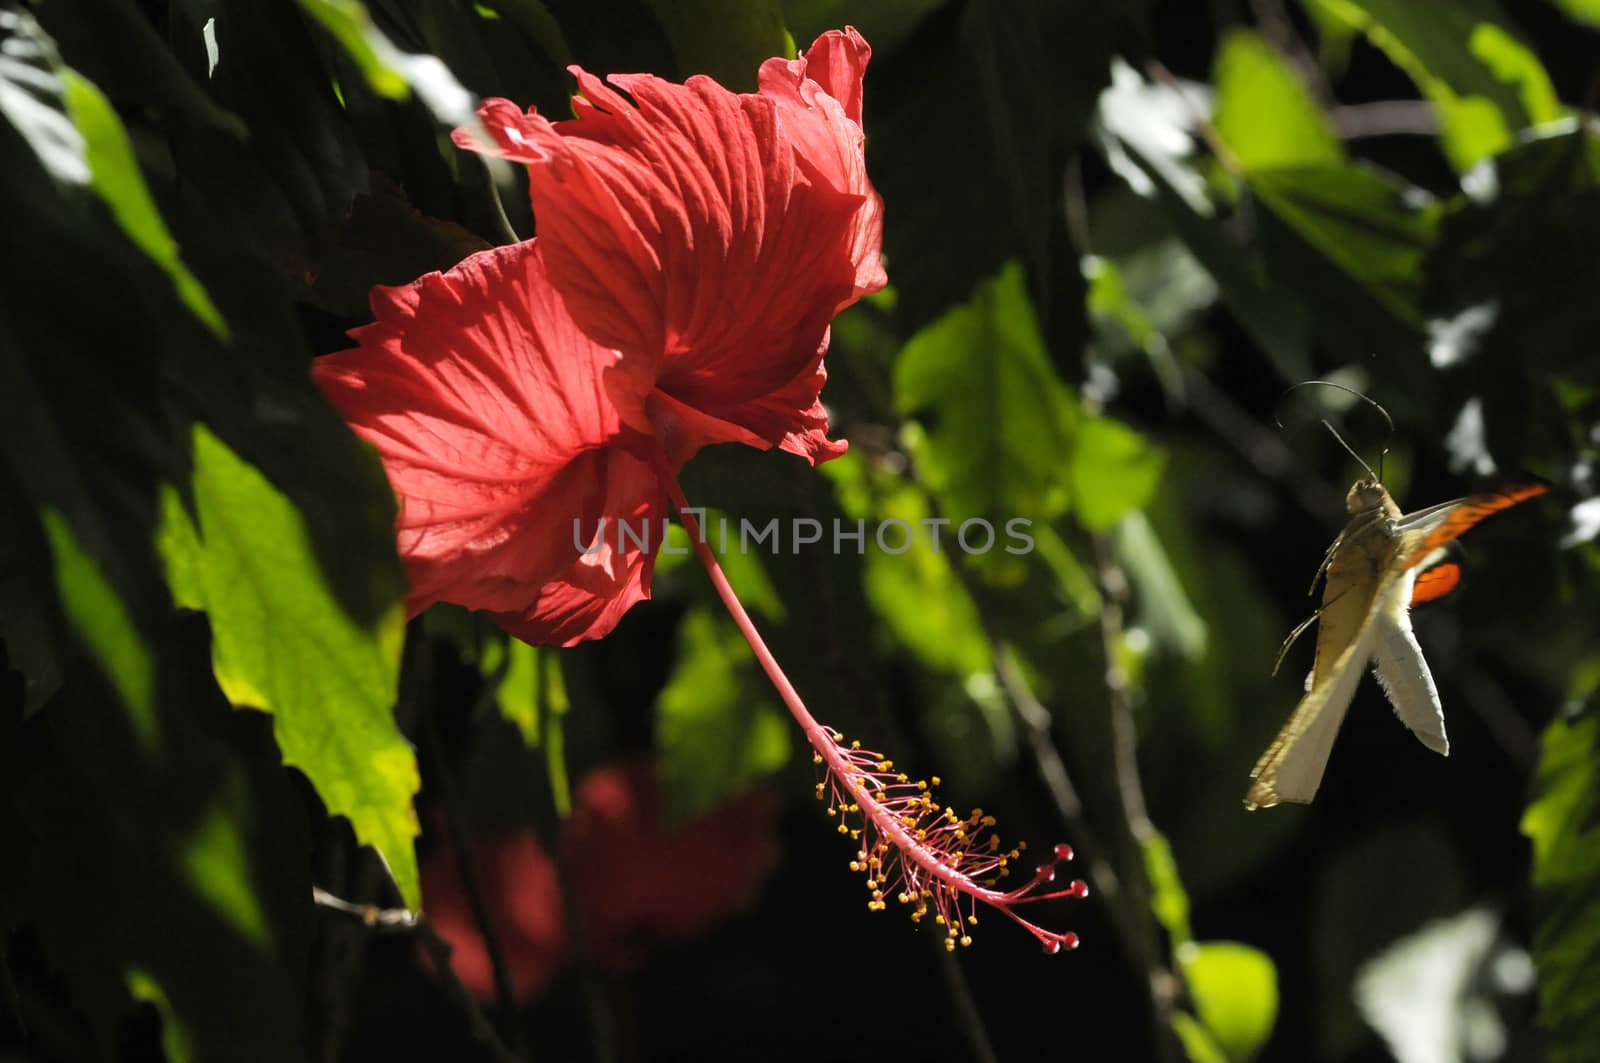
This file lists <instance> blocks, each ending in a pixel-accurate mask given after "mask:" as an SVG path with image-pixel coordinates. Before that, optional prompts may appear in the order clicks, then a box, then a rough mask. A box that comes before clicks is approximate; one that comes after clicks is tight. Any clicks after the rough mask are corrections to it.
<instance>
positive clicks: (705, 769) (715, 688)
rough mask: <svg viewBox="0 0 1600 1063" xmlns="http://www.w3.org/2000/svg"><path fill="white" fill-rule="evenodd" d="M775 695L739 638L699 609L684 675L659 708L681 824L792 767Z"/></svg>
mask: <svg viewBox="0 0 1600 1063" xmlns="http://www.w3.org/2000/svg"><path fill="white" fill-rule="evenodd" d="M767 690H768V688H766V686H765V684H764V681H763V680H762V679H761V677H760V676H759V674H758V672H757V670H756V666H755V663H754V661H753V660H752V659H751V657H750V647H749V646H748V645H746V644H745V641H744V639H743V638H742V637H741V636H740V635H739V632H738V631H737V630H736V629H735V628H734V627H733V626H732V625H731V624H729V623H726V622H722V621H720V619H719V618H718V617H717V615H716V614H715V613H713V612H711V611H710V610H709V609H705V608H698V609H694V610H691V611H690V613H689V614H688V616H686V617H685V618H684V621H683V626H682V629H681V631H680V633H679V655H678V664H677V668H676V669H675V670H674V672H673V676H672V680H671V681H670V682H669V683H668V684H667V686H666V689H665V690H663V691H662V692H661V696H660V698H659V699H658V700H657V703H656V721H657V722H656V741H657V746H658V749H659V750H660V756H661V761H660V763H661V781H662V786H663V787H664V789H665V790H666V793H667V805H668V815H669V817H670V818H671V819H672V820H673V821H675V822H679V823H683V822H687V821H689V820H692V819H694V818H696V817H697V816H700V815H702V814H704V813H706V812H709V811H711V810H712V809H713V808H716V807H717V806H718V805H720V804H722V803H723V802H724V801H727V800H728V799H729V798H731V797H734V796H735V795H737V794H740V793H743V792H744V791H746V790H748V789H750V786H751V784H752V783H754V782H756V781H758V780H759V779H761V778H762V777H764V776H766V775H770V774H771V773H773V772H775V771H777V770H778V769H779V768H781V767H782V766H783V765H784V764H785V763H786V762H787V761H788V759H789V747H790V738H789V730H790V725H789V721H788V719H787V718H786V717H785V716H784V715H783V714H782V713H780V712H779V711H778V710H777V709H775V708H773V707H772V704H771V695H770V694H769V693H767Z"/></svg>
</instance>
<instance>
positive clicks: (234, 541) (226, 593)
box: [160, 426, 421, 910]
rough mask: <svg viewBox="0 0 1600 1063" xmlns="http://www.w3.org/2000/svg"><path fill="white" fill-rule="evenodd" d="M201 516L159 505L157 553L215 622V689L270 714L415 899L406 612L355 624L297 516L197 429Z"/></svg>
mask: <svg viewBox="0 0 1600 1063" xmlns="http://www.w3.org/2000/svg"><path fill="white" fill-rule="evenodd" d="M194 465H195V470H194V482H193V485H192V489H193V497H194V507H195V520H194V521H192V522H191V521H190V518H189V515H188V514H187V513H186V512H185V510H184V507H183V504H182V503H181V502H180V501H179V496H178V494H177V492H175V491H169V492H168V493H167V495H166V497H165V499H164V512H163V516H164V522H163V527H162V532H161V536H160V547H161V552H162V556H163V558H164V559H165V561H166V563H167V566H168V573H169V578H170V579H171V581H172V582H173V584H174V588H175V593H176V595H177V597H178V599H179V601H180V602H182V603H183V604H185V605H188V606H190V607H202V608H204V609H205V611H206V612H207V614H208V615H209V617H210V620H211V632H212V664H213V668H214V670H215V673H216V677H217V682H218V683H219V684H220V685H221V687H222V690H223V692H224V693H225V694H227V696H228V699H229V700H230V701H232V702H233V703H234V704H235V705H241V706H251V707H254V708H258V709H261V710H263V711H265V712H268V713H271V714H272V717H273V729H274V732H275V734H276V735H277V739H278V745H279V748H280V749H281V750H282V753H283V760H284V763H285V764H288V765H290V766H292V767H296V768H299V769H300V770H301V771H303V772H304V773H305V774H306V777H307V778H309V779H310V780H311V783H312V785H313V786H315V787H316V789H317V792H318V794H319V795H320V796H321V797H322V800H323V803H324V804H326V805H327V807H328V811H329V812H330V813H332V814H334V815H342V816H347V817H348V818H349V819H350V822H351V824H352V826H354V828H355V832H356V837H357V838H358V839H359V840H360V841H361V842H362V843H363V844H367V845H371V846H373V847H374V848H375V849H377V851H378V853H379V854H380V855H381V856H382V858H383V860H384V862H385V863H386V864H387V866H388V868H389V870H390V873H391V874H392V875H393V876H394V880H395V883H396V885H397V886H398V887H399V890H400V896H401V898H402V899H403V901H404V903H405V904H406V905H407V906H408V907H410V908H412V909H414V910H415V909H417V908H419V907H420V905H421V892H420V886H419V884H418V877H417V864H416V854H415V851H414V848H413V845H412V839H413V838H415V837H416V835H417V832H418V827H417V819H416V814H415V812H414V811H413V810H412V807H411V799H412V797H413V796H414V795H415V794H416V792H417V789H418V787H419V785H420V780H419V776H418V772H417V762H416V757H415V756H414V754H413V753H412V750H411V746H410V745H409V744H408V743H407V742H406V740H405V737H404V736H403V735H402V734H401V733H400V730H399V728H398V727H397V726H396V724H395V720H394V703H395V693H396V687H397V681H398V674H399V664H400V648H401V642H402V640H403V637H404V630H405V627H404V619H405V618H404V613H403V612H402V610H401V607H400V605H399V603H398V602H396V603H395V604H394V605H393V606H392V607H391V608H390V609H389V610H388V611H387V612H386V613H385V614H383V615H382V616H381V617H380V618H379V619H378V620H377V621H376V622H375V623H374V624H373V625H371V626H370V627H369V626H364V625H362V624H359V623H357V622H356V621H354V620H352V619H351V617H350V616H348V615H347V614H346V613H345V611H344V609H343V608H342V607H341V605H340V603H339V601H338V599H337V598H336V597H335V596H334V595H333V593H332V592H331V591H330V590H329V588H328V585H327V583H326V581H325V578H324V575H323V573H322V571H321V569H320V567H319V565H318V562H317V559H316V554H315V552H314V550H313V548H312V545H311V543H310V541H309V540H308V537H307V534H306V529H305V527H304V524H303V522H302V519H301V516H300V514H299V512H298V511H297V510H296V509H295V507H294V505H293V504H292V503H291V502H290V501H289V500H288V499H287V498H285V497H284V496H283V495H282V494H281V493H280V492H279V491H278V490H277V489H276V488H275V487H274V486H273V485H272V484H271V483H270V482H268V481H267V480H266V478H265V477H263V476H262V475H261V474H260V472H258V471H257V470H256V469H255V468H253V467H251V466H250V465H248V464H246V463H245V462H244V461H242V460H241V459H240V458H239V457H238V456H237V455H236V454H234V453H233V451H231V450H229V449H228V447H227V446H226V445H225V444H223V443H222V442H221V441H220V440H218V439H217V438H216V437H215V436H213V435H212V434H211V433H210V432H209V431H207V430H206V429H205V428H204V427H200V426H197V427H196V428H195V432H194Z"/></svg>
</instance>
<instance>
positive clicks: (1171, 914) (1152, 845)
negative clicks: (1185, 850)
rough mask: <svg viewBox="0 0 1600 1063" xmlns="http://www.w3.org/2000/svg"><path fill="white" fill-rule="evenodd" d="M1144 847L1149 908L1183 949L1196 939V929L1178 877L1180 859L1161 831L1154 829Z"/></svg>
mask: <svg viewBox="0 0 1600 1063" xmlns="http://www.w3.org/2000/svg"><path fill="white" fill-rule="evenodd" d="M1142 848H1143V850H1144V874H1145V878H1147V879H1149V880H1150V910H1151V912H1152V913H1153V914H1154V915H1155V917H1156V922H1158V923H1160V924H1161V926H1162V928H1163V929H1164V930H1166V932H1167V936H1168V937H1170V938H1171V939H1172V946H1173V948H1174V949H1180V948H1182V947H1183V946H1185V945H1189V944H1191V943H1192V942H1193V940H1194V931H1193V930H1191V929H1190V928H1189V895H1188V894H1187V893H1186V892H1184V889H1183V880H1182V879H1181V878H1179V877H1178V861H1177V860H1176V859H1175V858H1174V857H1173V855H1172V846H1171V845H1169V844H1168V843H1167V839H1166V838H1165V837H1163V836H1162V835H1161V834H1160V833H1157V832H1152V833H1151V835H1150V837H1148V838H1146V839H1145V841H1144V843H1143V846H1142Z"/></svg>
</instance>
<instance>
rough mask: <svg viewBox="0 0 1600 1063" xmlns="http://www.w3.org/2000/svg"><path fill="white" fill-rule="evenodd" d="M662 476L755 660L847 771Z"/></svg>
mask: <svg viewBox="0 0 1600 1063" xmlns="http://www.w3.org/2000/svg"><path fill="white" fill-rule="evenodd" d="M661 479H662V483H663V485H664V486H665V487H666V489H667V495H668V496H669V497H670V498H671V499H672V504H673V506H675V507H676V508H677V510H678V517H679V519H680V520H682V521H683V527H684V530H685V531H687V532H688V533H689V538H690V540H692V541H693V543H694V550H695V553H696V555H698V556H699V558H700V563H701V564H703V565H704V566H705V568H706V574H707V575H709V576H710V577H711V585H712V586H713V587H715V588H716V589H717V597H719V598H721V599H722V604H723V605H724V606H726V607H727V609H728V614H729V615H730V616H732V617H733V622H734V625H735V626H737V627H738V629H739V634H741V635H743V636H744V640H745V641H746V642H748V643H749V644H750V649H751V651H752V652H753V653H755V655H756V660H757V661H759V662H761V670H762V671H764V672H766V673H767V678H768V679H770V680H771V681H772V685H773V686H774V687H776V688H777V690H778V696H779V697H781V698H782V699H783V704H784V705H785V707H787V708H788V710H789V713H790V715H792V716H793V717H794V718H795V722H796V723H798V724H799V725H800V729H801V730H802V731H804V732H805V733H806V738H807V739H809V740H810V742H811V745H812V746H813V747H814V748H815V749H816V750H817V751H818V752H819V753H821V754H822V755H823V757H825V758H827V757H829V755H830V753H831V754H832V756H833V757H834V758H836V759H837V760H838V763H837V764H835V763H834V761H833V760H832V759H830V760H829V763H828V766H829V767H831V768H834V769H835V770H837V771H840V772H844V771H847V770H848V766H847V765H846V764H845V763H844V761H843V758H842V757H840V756H839V755H838V749H837V747H836V745H835V743H834V739H833V732H832V731H830V730H829V729H828V728H826V727H823V726H822V724H820V723H818V722H817V718H816V717H815V716H812V715H811V710H809V709H807V708H806V703H805V702H804V701H803V700H801V698H800V692H799V691H797V690H795V688H794V684H793V683H791V682H789V677H788V676H786V675H784V674H783V668H782V666H780V665H779V664H778V659H777V658H776V657H774V656H772V651H771V650H769V649H767V643H766V640H764V639H763V638H762V637H761V632H759V631H757V630H756V625H755V621H753V620H751V619H750V614H749V613H747V612H745V609H744V603H742V602H741V601H739V596H738V595H737V594H736V593H734V590H733V585H732V584H731V583H729V582H728V577H727V576H726V575H724V574H723V571H722V566H721V565H720V564H718V562H717V557H716V555H715V554H713V553H712V552H711V547H710V545H709V544H707V542H706V540H705V536H703V535H702V534H701V533H700V525H699V523H698V522H697V521H696V520H695V519H694V516H693V515H692V514H691V513H690V512H689V501H688V499H686V498H685V497H684V495H683V488H682V487H680V486H679V485H678V478H677V477H676V476H673V475H672V474H671V473H670V472H669V471H667V470H666V468H665V467H664V466H663V467H662V469H661Z"/></svg>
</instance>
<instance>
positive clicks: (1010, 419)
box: [895, 262, 1074, 522]
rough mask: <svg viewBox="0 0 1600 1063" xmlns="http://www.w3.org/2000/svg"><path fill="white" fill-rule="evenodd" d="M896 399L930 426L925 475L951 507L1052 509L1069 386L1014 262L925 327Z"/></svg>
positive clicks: (1069, 420) (903, 360)
mask: <svg viewBox="0 0 1600 1063" xmlns="http://www.w3.org/2000/svg"><path fill="white" fill-rule="evenodd" d="M895 402H896V405H897V406H898V407H899V408H900V410H901V411H902V412H903V413H905V414H907V415H908V416H910V417H913V418H915V419H917V420H918V421H919V422H920V423H921V424H922V425H923V427H924V432H923V434H922V436H921V437H920V439H919V441H918V445H917V446H916V447H915V448H914V450H913V456H914V458H915V459H916V461H917V463H918V475H919V476H920V477H921V478H922V479H923V480H924V481H925V482H926V483H927V484H928V485H929V486H930V487H931V488H932V489H933V491H934V494H935V495H936V496H937V497H938V498H939V501H940V504H941V508H942V509H943V512H944V513H945V515H947V516H949V517H950V518H951V519H953V520H955V521H957V522H960V521H964V520H967V519H969V518H974V517H984V518H988V519H991V520H992V519H994V518H996V517H999V518H1001V519H1006V518H1009V517H1012V516H1031V517H1045V516H1048V515H1049V514H1050V513H1051V512H1053V511H1056V510H1058V509H1059V508H1060V502H1061V501H1062V500H1061V499H1059V497H1058V496H1057V494H1056V493H1055V492H1054V491H1053V488H1054V486H1055V485H1056V484H1057V482H1058V480H1059V476H1060V470H1061V468H1062V466H1063V464H1065V461H1066V458H1067V456H1068V453H1069V441H1070V438H1071V433H1072V425H1073V420H1074V410H1073V405H1072V397H1071V393H1070V392H1069V391H1068V389H1067V386H1066V385H1065V384H1064V383H1063V382H1062V381H1061V379H1060V377H1059V376H1057V374H1056V372H1055V369H1054V368H1053V367H1052V366H1051V364H1050V360H1049V357H1048V355H1047V354H1046V352H1045V348H1044V339H1043V337H1042V336H1041V335H1040V333H1039V326H1038V322H1037V319H1036V318H1035V316H1034V312H1033V306H1032V303H1031V302H1030V300H1029V298H1028V294H1027V290H1026V287H1025V284H1024V278H1023V272H1022V267H1021V266H1020V265H1019V264H1018V263H1015V262H1013V263H1011V264H1010V265H1008V266H1007V267H1006V268H1005V269H1004V270H1002V271H1001V272H1000V275H999V276H998V277H995V278H994V279H992V280H989V281H986V282H984V283H983V284H981V285H979V286H978V289H977V291H976V292H974V293H973V296H972V299H971V301H970V302H968V303H966V304H965V305H963V306H959V307H957V308H955V309H953V310H951V311H949V312H948V313H946V314H945V315H944V316H943V317H941V318H940V319H939V320H937V321H935V322H934V323H933V324H931V325H929V326H927V327H926V328H924V329H923V330H922V331H920V332H918V333H917V334H916V335H915V336H913V337H912V338H911V340H910V341H909V342H908V343H907V344H906V346H905V348H904V349H903V350H902V351H901V352H900V358H899V361H898V363H897V364H896V366H895Z"/></svg>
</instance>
